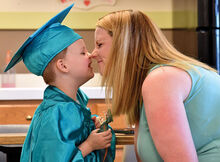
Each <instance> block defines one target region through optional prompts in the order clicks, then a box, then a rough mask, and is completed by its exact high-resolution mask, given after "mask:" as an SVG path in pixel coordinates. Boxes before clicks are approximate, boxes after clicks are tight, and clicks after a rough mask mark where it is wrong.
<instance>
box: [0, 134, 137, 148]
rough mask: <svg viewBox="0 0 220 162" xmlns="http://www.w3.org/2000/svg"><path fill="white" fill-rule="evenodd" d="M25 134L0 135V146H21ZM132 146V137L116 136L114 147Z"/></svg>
mask: <svg viewBox="0 0 220 162" xmlns="http://www.w3.org/2000/svg"><path fill="white" fill-rule="evenodd" d="M25 137H26V133H0V145H22V144H23V143H24V140H25ZM131 144H134V136H133V135H122V134H116V145H131Z"/></svg>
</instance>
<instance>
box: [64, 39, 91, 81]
mask: <svg viewBox="0 0 220 162" xmlns="http://www.w3.org/2000/svg"><path fill="white" fill-rule="evenodd" d="M64 61H65V64H66V65H67V66H68V68H69V73H70V75H71V76H72V78H73V79H74V80H76V81H77V82H79V83H82V84H83V83H85V82H86V81H88V80H89V79H91V78H93V76H94V73H93V69H92V67H91V63H92V61H91V58H90V56H89V55H88V51H87V49H86V46H85V43H84V41H83V39H79V40H77V41H76V42H74V43H73V44H71V45H70V46H69V47H68V48H67V53H66V57H65V58H64Z"/></svg>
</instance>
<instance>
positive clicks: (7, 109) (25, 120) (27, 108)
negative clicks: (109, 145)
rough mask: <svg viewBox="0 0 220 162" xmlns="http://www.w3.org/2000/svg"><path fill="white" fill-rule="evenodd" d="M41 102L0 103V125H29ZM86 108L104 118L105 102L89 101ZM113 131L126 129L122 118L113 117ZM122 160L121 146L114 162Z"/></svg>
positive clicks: (17, 101) (117, 150) (117, 147)
mask: <svg viewBox="0 0 220 162" xmlns="http://www.w3.org/2000/svg"><path fill="white" fill-rule="evenodd" d="M41 102H42V101H41V100H23V101H22V100H16V101H12V100H10V101H0V125H7V124H30V122H31V119H32V117H33V115H34V112H35V110H36V108H37V106H38V105H39V104H40V103H41ZM87 107H89V108H90V110H91V112H92V114H97V115H100V116H104V114H105V113H106V112H107V106H106V104H105V100H101V99H98V100H89V103H88V105H87ZM110 125H111V127H112V128H113V129H122V128H127V124H126V120H125V117H124V116H119V117H114V119H113V122H112V123H111V124H110ZM122 158H123V145H117V146H116V159H115V161H116V162H121V161H122Z"/></svg>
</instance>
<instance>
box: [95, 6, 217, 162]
mask: <svg viewBox="0 0 220 162" xmlns="http://www.w3.org/2000/svg"><path fill="white" fill-rule="evenodd" d="M93 57H94V58H95V59H96V60H97V62H98V64H99V69H100V73H101V74H102V75H103V80H102V83H103V85H105V86H106V91H107V98H108V99H109V96H110V94H111V93H112V111H113V115H120V114H126V115H127V117H128V121H129V123H130V124H135V125H136V129H135V144H136V148H137V155H138V156H139V157H140V159H141V160H142V161H149V162H159V161H165V162H170V161H172V162H179V161H181V162H196V161H200V162H207V161H209V162H210V161H212V162H217V161H220V118H219V115H220V76H219V75H218V74H217V73H216V70H215V69H213V68H211V67H209V66H207V65H206V64H203V63H201V62H199V61H197V60H195V59H192V58H190V57H187V56H185V55H184V54H182V53H180V52H179V51H177V50H176V49H175V48H174V47H173V46H172V45H171V44H170V43H169V42H168V41H167V39H166V38H165V36H164V35H163V34H162V32H161V30H160V29H159V28H158V27H157V26H156V25H155V24H154V23H153V22H152V21H151V20H150V19H149V18H148V17H147V16H146V15H145V14H143V13H142V12H140V11H132V10H124V11H118V12H113V13H110V14H108V15H106V16H104V17H103V18H101V19H100V20H99V21H98V22H97V28H96V31H95V49H94V51H93ZM111 90H112V92H111Z"/></svg>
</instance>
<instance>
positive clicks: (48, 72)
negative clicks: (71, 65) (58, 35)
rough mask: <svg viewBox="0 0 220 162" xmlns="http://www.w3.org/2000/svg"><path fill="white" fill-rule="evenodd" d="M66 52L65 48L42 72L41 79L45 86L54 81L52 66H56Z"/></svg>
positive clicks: (54, 74) (54, 75)
mask: <svg viewBox="0 0 220 162" xmlns="http://www.w3.org/2000/svg"><path fill="white" fill-rule="evenodd" d="M66 52H67V48H65V49H64V50H63V51H61V52H60V53H58V54H57V55H56V56H55V57H54V58H53V59H52V60H51V61H50V63H49V64H48V65H47V67H46V68H45V70H44V72H43V79H44V82H45V83H46V84H51V83H53V82H54V81H55V79H56V73H55V71H54V64H56V62H57V61H58V60H59V59H63V58H64V57H65V56H66Z"/></svg>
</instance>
